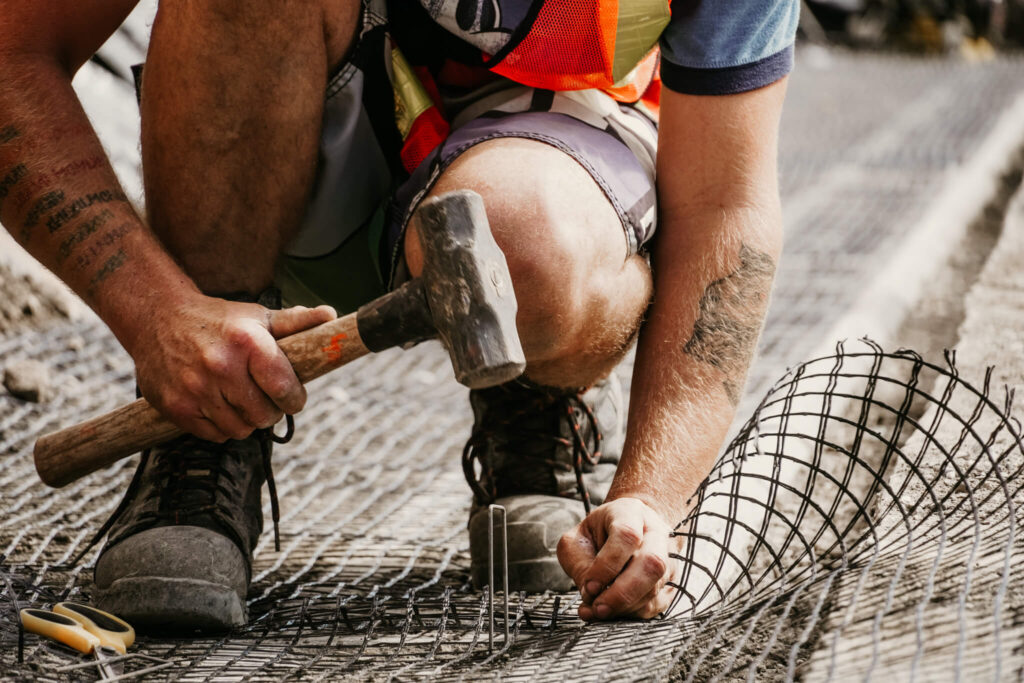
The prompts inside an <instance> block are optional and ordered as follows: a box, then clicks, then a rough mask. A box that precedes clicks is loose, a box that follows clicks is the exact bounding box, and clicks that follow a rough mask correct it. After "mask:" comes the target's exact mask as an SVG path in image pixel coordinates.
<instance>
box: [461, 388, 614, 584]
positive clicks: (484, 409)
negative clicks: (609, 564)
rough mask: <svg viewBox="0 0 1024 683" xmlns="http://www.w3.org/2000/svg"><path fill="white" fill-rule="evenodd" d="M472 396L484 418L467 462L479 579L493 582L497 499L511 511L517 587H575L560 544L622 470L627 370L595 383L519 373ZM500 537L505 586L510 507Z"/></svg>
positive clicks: (474, 569) (511, 560) (512, 574)
mask: <svg viewBox="0 0 1024 683" xmlns="http://www.w3.org/2000/svg"><path fill="white" fill-rule="evenodd" d="M469 399H470V404H471V405H472V407H473V415H474V418H475V420H474V425H473V434H472V436H471V437H470V439H469V442H468V443H467V444H466V448H465V450H464V451H463V455H462V465H463V469H464V471H465V474H466V479H467V481H468V482H469V485H470V488H472V489H473V493H474V496H473V508H472V510H471V511H470V518H469V550H470V559H471V574H472V579H473V583H474V584H475V585H476V586H478V587H482V586H483V585H485V584H487V583H488V558H489V542H488V506H489V505H491V504H497V505H503V506H504V507H505V510H506V515H507V525H508V555H509V557H508V573H509V576H508V578H509V589H510V590H525V591H530V592H543V591H546V590H554V591H568V590H570V589H572V585H573V583H572V579H571V578H569V576H568V575H566V573H565V571H564V570H563V569H562V568H561V565H559V563H558V558H557V556H556V554H555V551H556V549H557V547H558V540H559V539H560V538H561V537H562V534H564V533H565V532H567V531H569V530H571V529H572V528H573V527H575V526H576V525H577V524H579V523H580V522H581V521H582V520H583V518H584V517H585V516H586V515H587V514H589V512H590V508H591V506H592V505H593V506H597V505H600V504H601V503H603V502H604V498H605V495H606V494H607V493H608V487H609V486H610V485H611V481H612V477H613V476H614V475H615V469H616V467H617V465H618V461H619V456H620V454H621V453H622V443H623V441H624V439H625V413H624V406H623V400H622V392H621V389H620V388H619V382H618V379H617V378H615V377H614V376H612V377H609V378H608V379H605V380H602V381H601V382H599V383H597V384H596V385H594V386H593V387H592V388H590V389H589V390H572V389H557V388H552V387H542V386H539V385H536V384H533V383H531V382H528V381H526V380H515V381H512V382H508V383H506V384H503V385H501V386H498V387H493V388H490V389H478V390H474V391H471V392H470V394H469ZM602 430H603V431H602ZM477 463H479V468H478V467H477ZM478 469H479V471H478ZM494 538H495V564H496V567H495V581H496V583H497V585H501V571H500V567H501V566H502V562H501V560H502V558H501V544H500V538H501V536H500V514H497V515H495V537H494Z"/></svg>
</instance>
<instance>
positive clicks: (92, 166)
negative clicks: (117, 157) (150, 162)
mask: <svg viewBox="0 0 1024 683" xmlns="http://www.w3.org/2000/svg"><path fill="white" fill-rule="evenodd" d="M0 70H2V71H3V73H4V77H3V79H0V222H2V223H3V225H4V226H6V227H7V229H8V230H9V231H10V233H11V234H12V235H13V236H14V237H15V239H16V240H17V241H18V242H19V243H20V244H22V245H23V246H24V247H25V248H26V249H27V250H28V251H29V252H30V253H32V254H33V255H34V256H35V257H36V258H37V259H39V260H40V261H41V262H42V263H43V264H44V265H46V266H47V267H48V268H50V270H52V271H53V272H54V273H56V274H57V275H58V276H59V277H60V278H61V279H62V280H64V282H66V283H67V284H68V285H69V286H70V287H71V288H72V289H73V290H74V291H75V292H77V293H78V294H79V295H80V296H81V297H82V298H83V299H84V300H85V301H86V302H87V303H88V304H89V305H90V306H92V307H93V309H95V310H96V311H97V313H99V315H100V316H101V317H102V318H103V319H104V320H105V321H106V322H107V323H108V324H109V325H110V326H111V328H112V329H113V331H114V333H115V334H116V335H117V336H118V337H119V338H120V339H121V341H122V343H125V342H126V340H127V339H128V338H131V337H134V336H136V334H137V325H138V323H139V322H140V321H139V318H140V316H137V315H134V314H133V313H132V312H133V311H139V310H150V307H151V306H153V305H154V304H155V303H156V302H157V300H158V299H159V300H160V301H161V303H162V304H163V305H167V304H169V303H171V301H170V300H172V299H173V298H174V297H175V296H176V295H178V294H181V295H187V294H188V293H190V292H195V291H196V290H195V287H194V285H192V283H191V281H190V280H189V279H188V278H187V277H185V275H184V274H183V273H182V272H181V270H180V269H179V268H178V267H177V265H176V264H175V263H174V261H173V260H172V259H171V258H170V257H169V256H168V255H167V254H166V253H165V252H164V251H163V249H162V248H161V246H160V244H159V243H158V242H157V241H156V240H155V239H154V238H153V236H152V235H151V234H150V233H149V231H148V230H147V228H146V227H145V225H144V224H143V222H142V221H141V220H140V218H139V216H138V215H137V213H136V212H135V209H134V208H133V207H132V205H131V203H130V202H129V201H128V198H127V197H126V196H125V194H124V192H123V191H122V189H121V187H120V185H119V184H118V182H117V178H116V176H115V175H114V172H113V170H112V168H111V167H110V163H109V161H108V160H107V157H106V155H105V154H104V151H103V148H102V146H101V145H100V142H99V140H98V139H97V137H96V134H95V132H94V131H93V129H92V127H91V126H90V124H89V121H88V119H87V117H86V115H85V112H84V111H83V110H82V108H81V105H80V103H79V102H78V99H77V97H76V95H75V93H74V90H73V89H72V87H71V77H70V74H69V73H67V71H66V70H64V68H63V67H62V66H61V65H60V64H58V63H57V62H55V61H52V60H49V59H47V58H45V57H41V56H38V55H31V54H28V55H25V56H24V57H20V58H19V57H16V56H11V55H7V56H4V57H3V64H2V66H0Z"/></svg>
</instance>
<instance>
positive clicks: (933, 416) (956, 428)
mask: <svg viewBox="0 0 1024 683" xmlns="http://www.w3.org/2000/svg"><path fill="white" fill-rule="evenodd" d="M420 360H421V361H422V360H423V359H420ZM990 385H991V371H990V372H989V373H988V374H986V376H985V378H984V380H983V382H982V385H981V386H980V387H975V386H973V385H972V384H970V383H969V382H966V381H964V380H963V379H962V378H961V377H960V376H959V374H958V372H957V369H956V364H955V359H954V357H953V354H952V353H949V354H947V356H946V359H945V363H944V364H934V363H931V362H928V361H925V360H924V359H923V358H921V357H920V356H918V355H917V354H915V353H913V352H911V351H906V350H902V351H897V352H895V353H885V352H883V351H882V349H880V348H878V347H877V346H875V345H873V344H870V343H866V345H864V346H860V345H858V346H857V348H856V349H855V350H847V349H846V348H844V346H843V345H840V346H839V347H838V348H837V350H836V353H835V354H834V355H832V356H829V357H826V358H820V359H817V360H813V361H810V362H808V363H804V364H802V365H800V366H798V367H796V368H795V369H793V370H792V371H790V372H788V373H787V374H786V375H785V376H784V377H783V378H781V379H780V380H779V381H777V382H776V383H775V385H774V386H773V387H772V388H771V390H770V391H769V392H768V393H767V394H766V395H765V397H764V398H763V399H762V400H761V401H760V403H759V405H758V407H757V409H756V410H755V411H754V413H753V414H752V415H751V417H750V418H749V419H748V420H747V422H746V423H745V424H744V426H743V428H742V429H741V430H740V431H739V433H738V434H737V436H736V437H735V439H734V440H733V441H732V442H731V444H730V445H729V447H728V448H727V449H726V451H725V452H724V454H723V455H722V457H721V458H720V459H719V461H718V463H717V464H716V466H715V468H714V470H713V471H712V473H711V475H710V476H709V477H708V478H707V480H706V481H705V482H704V483H703V484H702V486H701V487H700V489H699V490H698V492H697V493H696V494H695V496H694V498H693V500H692V504H693V507H692V510H691V512H690V514H689V515H688V516H687V518H686V519H685V520H683V521H682V522H681V523H680V525H679V526H678V527H677V529H676V531H675V533H676V534H678V535H681V536H683V537H684V538H685V541H686V543H685V546H684V550H683V551H682V553H681V555H679V556H678V559H680V560H681V563H680V566H681V575H680V577H679V579H678V583H677V586H678V587H679V592H678V594H677V596H678V597H677V600H676V603H675V605H674V608H673V610H672V611H671V614H670V615H669V616H668V617H667V618H665V619H664V620H655V621H652V622H646V623H643V622H621V623H617V624H610V625H590V626H587V625H584V624H583V623H582V622H580V621H579V620H578V619H577V618H576V617H575V607H576V600H577V598H576V597H575V596H572V595H552V594H544V595H525V594H518V595H513V596H511V598H512V599H511V601H510V608H509V609H510V618H511V624H512V626H511V638H510V640H509V642H508V643H504V641H498V642H500V644H501V645H502V647H500V648H498V647H496V648H495V650H494V651H493V653H488V648H487V641H488V624H489V618H488V612H487V603H488V596H487V594H486V593H481V592H477V591H473V590H472V589H471V588H470V586H469V583H468V572H467V571H466V569H467V562H466V559H467V558H466V554H465V549H464V548H461V547H458V544H457V543H453V538H447V539H445V538H440V539H436V538H435V539H431V540H432V542H431V543H424V542H422V541H420V542H419V543H409V542H405V541H401V540H399V539H396V538H388V537H386V536H382V535H380V534H377V535H375V537H374V538H372V539H366V538H365V534H364V533H360V532H359V529H360V527H362V528H365V525H356V526H349V525H342V526H343V527H344V528H341V529H336V530H332V531H331V532H329V533H324V534H323V537H322V540H321V542H319V543H314V544H312V546H313V547H314V548H315V549H314V550H313V551H312V552H310V551H309V550H306V551H305V552H292V553H290V554H289V553H287V552H286V553H283V554H282V555H283V557H279V558H277V559H276V561H275V562H274V563H273V564H270V565H269V566H268V565H267V563H266V562H265V561H264V562H258V564H257V570H258V571H257V575H256V576H255V577H254V586H253V592H252V595H251V597H250V606H249V607H250V621H249V623H248V624H247V625H246V626H245V627H244V628H241V629H238V630H236V631H234V632H232V633H229V634H226V635H224V636H222V637H220V638H208V637H207V638H196V639H160V638H142V639H140V646H139V647H140V649H141V651H144V652H145V653H146V654H149V655H155V656H158V657H163V658H166V659H169V660H171V661H174V662H175V663H176V666H175V667H174V668H171V669H168V670H165V671H157V672H153V673H152V674H151V677H153V678H161V677H166V678H177V679H181V680H213V679H221V678H223V677H229V678H232V679H239V680H281V679H287V678H295V679H303V680H307V679H331V680H334V679H344V678H346V677H350V678H358V679H362V680H365V679H368V678H369V679H395V680H404V679H411V678H422V677H431V678H439V679H449V678H450V679H459V678H466V677H469V678H477V677H481V676H492V675H493V676H501V677H503V678H511V679H520V678H524V679H525V678H538V679H545V680H553V679H557V678H566V677H569V678H572V679H573V680H577V679H586V680H602V679H616V680H617V679H620V678H627V679H629V678H644V679H648V678H654V679H658V678H666V677H672V678H679V679H683V680H719V679H723V678H725V679H747V680H755V679H756V680H760V679H764V678H768V679H783V678H784V679H794V678H800V677H810V678H815V679H817V678H835V679H840V680H842V679H847V678H854V677H856V678H867V679H871V678H876V679H881V678H883V677H884V676H890V675H894V674H895V675H898V676H899V677H900V678H901V679H902V678H906V677H908V676H909V677H911V678H913V677H922V678H926V679H930V678H936V677H937V678H948V677H950V676H953V677H956V678H966V679H974V678H976V677H978V676H984V677H987V678H994V679H1000V678H1004V677H1009V676H1011V675H1017V676H1019V675H1020V674H1021V673H1022V672H1024V668H1022V664H1024V652H1022V649H1021V647H1020V645H1019V643H1020V642H1022V638H1024V620H1022V619H1021V615H1022V614H1024V612H1022V608H1024V603H1022V602H1021V601H1020V600H1019V599H1018V600H1017V601H1016V602H1015V601H1014V599H1013V598H1014V596H1015V595H1018V594H1019V592H1020V588H1021V585H1022V584H1021V573H1022V570H1020V569H1018V568H1017V567H1016V566H1015V562H1014V559H1015V558H1016V556H1017V555H1019V553H1020V552H1021V543H1020V541H1019V540H1018V536H1019V534H1018V532H1017V529H1016V514H1017V505H1018V503H1019V502H1020V500H1021V498H1022V492H1021V490H1022V484H1021V483H1020V476H1019V475H1020V470H1021V468H1022V467H1024V441H1022V438H1021V429H1020V424H1019V423H1018V422H1017V421H1016V420H1015V419H1014V418H1012V417H1011V415H1010V410H1011V407H1012V398H1013V395H1012V392H1010V391H1009V390H1007V391H1006V392H1004V393H1003V394H999V393H998V392H996V391H995V390H994V389H993V387H992V386H990ZM116 478H117V477H115V479H116ZM6 490H7V491H9V493H8V495H7V496H6V498H5V506H6V508H7V509H6V510H5V514H4V516H3V517H4V520H5V522H7V524H5V527H6V528H5V530H4V534H3V536H2V537H0V540H3V541H7V548H8V550H10V549H11V548H12V547H16V546H19V545H23V544H20V543H19V539H18V538H17V534H15V537H16V538H15V539H13V540H9V539H10V537H11V531H12V529H11V528H10V526H11V525H10V520H11V519H16V518H17V516H18V513H19V501H20V500H21V499H20V497H19V494H18V491H16V490H14V489H13V488H11V487H8V488H7V489H6ZM83 493H85V490H83ZM373 502H374V504H383V503H384V500H383V499H382V497H381V496H379V495H378V496H377V497H376V498H375V499H374V500H373ZM399 505H401V503H400V502H399ZM371 507H372V506H371ZM388 510H389V512H388V514H390V511H393V510H394V506H390V507H388ZM69 512H71V510H67V509H64V510H52V513H51V514H50V515H49V516H47V515H46V514H45V513H44V511H41V510H39V509H38V508H36V509H35V510H33V511H32V517H33V518H34V519H35V520H37V523H36V524H35V525H31V526H33V527H34V529H35V530H34V531H32V533H45V534H48V537H47V538H46V539H43V540H44V541H53V542H52V543H46V542H44V543H41V544H36V543H33V544H32V545H33V546H36V549H35V552H34V554H33V555H32V556H29V557H24V555H23V554H21V553H16V554H18V555H19V559H18V560H15V559H14V558H12V557H6V556H5V560H4V561H3V562H2V563H0V577H2V581H0V591H2V594H3V598H2V602H0V645H2V647H0V665H2V666H3V667H4V670H6V671H8V672H10V673H16V674H18V675H22V676H34V675H41V674H43V673H46V674H47V675H54V670H55V669H56V668H57V666H58V665H59V664H60V663H63V664H66V663H67V660H68V658H69V657H70V656H71V655H70V654H69V653H68V652H64V651H63V648H61V647H60V646H57V645H54V644H52V643H46V642H44V641H41V640H39V639H37V638H36V637H35V636H31V635H29V636H28V637H27V638H25V650H24V659H23V662H22V663H20V664H19V663H17V658H16V651H17V650H18V647H17V643H18V638H19V630H18V628H17V620H16V616H15V615H16V608H19V607H25V606H28V605H35V606H39V605H47V604H52V603H54V602H57V601H59V600H63V599H68V598H69V597H76V596H81V595H86V596H87V594H88V591H89V587H90V582H89V576H88V572H87V571H82V568H81V567H77V568H68V567H65V566H63V565H61V562H63V561H66V558H67V557H68V555H69V554H70V551H71V549H73V548H74V547H75V546H76V545H77V544H78V543H81V542H83V540H84V539H83V537H84V536H85V534H84V533H80V532H79V530H80V529H82V530H84V531H88V529H89V528H90V524H85V525H82V524H80V523H76V521H75V517H74V515H70V516H69V515H68V513H69ZM61 515H65V516H63V517H61ZM43 521H46V522H48V523H47V524H45V525H43V524H40V523H38V522H43ZM304 533H309V534H314V535H315V534H316V531H315V530H309V531H307V532H304ZM456 533H459V534H461V530H459V531H458V532H456ZM58 536H63V537H74V538H75V542H72V543H67V541H68V540H69V539H67V538H64V547H63V548H62V554H61V555H60V556H57V557H55V556H53V554H52V551H53V550H54V549H56V547H58V546H59V543H58V542H57V541H58ZM453 536H454V534H453ZM305 540H306V543H305V547H306V548H309V547H310V545H311V544H310V543H308V541H309V539H308V538H307V539H305ZM291 542H292V543H293V544H294V543H295V539H291ZM288 543H289V539H287V538H286V539H285V544H286V545H287V544H288ZM263 557H264V559H266V558H265V556H263ZM284 558H288V560H287V561H283V560H284ZM498 617H499V618H502V617H503V614H502V613H501V609H500V608H499V614H498ZM137 666H138V667H140V668H141V667H142V666H143V663H139V664H138V665H137ZM129 670H130V669H129ZM66 675H67V676H71V675H72V674H66ZM79 675H81V674H80V673H79Z"/></svg>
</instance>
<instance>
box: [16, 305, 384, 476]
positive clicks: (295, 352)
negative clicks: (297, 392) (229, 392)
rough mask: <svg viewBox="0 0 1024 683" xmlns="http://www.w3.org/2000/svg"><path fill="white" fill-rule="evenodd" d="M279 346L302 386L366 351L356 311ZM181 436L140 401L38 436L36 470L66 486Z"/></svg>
mask: <svg viewBox="0 0 1024 683" xmlns="http://www.w3.org/2000/svg"><path fill="white" fill-rule="evenodd" d="M278 345H279V346H280V347H281V350H282V351H284V355H285V356H287V357H288V360H289V361H290V362H291V364H292V367H293V368H294V369H295V374H296V375H297V376H298V378H299V381H300V382H302V383H303V384H305V383H306V382H308V381H310V380H312V379H316V378H317V377H319V376H320V375H323V374H324V373H326V372H328V371H330V370H333V369H335V368H337V367H340V366H342V365H345V364H346V363H348V362H350V361H353V360H355V359H357V358H360V357H362V356H365V355H366V354H367V353H368V352H369V351H368V350H367V348H366V345H365V344H363V341H362V339H361V338H360V336H359V330H358V328H357V326H356V314H355V313H352V314H350V315H347V316H345V317H343V318H338V319H337V320H332V321H330V322H327V323H324V324H322V325H318V326H317V327H314V328H312V329H309V330H305V331H304V332H299V333H298V334H293V335H291V336H290V337H285V338H284V339H281V340H279V341H278ZM182 433H183V432H182V431H181V430H180V429H178V427H176V426H175V425H174V424H173V423H172V422H171V421H170V420H168V419H167V418H165V417H163V416H162V415H161V414H160V413H158V412H157V410H156V408H154V407H153V406H151V405H149V403H148V402H146V399H144V398H140V399H138V400H137V401H135V402H134V403H129V404H128V405H124V406H121V407H120V408H118V409H116V410H114V411H112V412H109V413H107V414H106V415H100V416H99V417H94V418H93V419H91V420H88V421H86V422H82V423H81V424H77V425H74V426H73V427H68V428H66V429H62V430H60V431H58V432H53V433H52V434H47V435H45V436H43V437H41V438H40V439H39V440H38V441H36V447H35V462H36V471H37V472H38V473H39V477H40V478H41V479H42V480H43V481H44V482H45V483H46V484H49V485H50V486H54V487H60V486H65V485H67V484H70V483H71V482H73V481H75V480H76V479H78V478H80V477H84V476H85V475H87V474H90V473H91V472H95V471H96V470H98V469H100V468H103V467H107V466H108V465H112V464H114V463H115V462H117V461H118V460H120V459H122V458H127V457H128V456H129V455H132V454H133V453H137V452H138V451H140V450H143V449H145V448H150V447H152V446H155V445H157V444H160V443H163V442H164V441H167V440H169V439H173V438H174V437H176V436H180V435H181V434H182Z"/></svg>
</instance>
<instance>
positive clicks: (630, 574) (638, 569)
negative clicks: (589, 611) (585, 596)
mask: <svg viewBox="0 0 1024 683" xmlns="http://www.w3.org/2000/svg"><path fill="white" fill-rule="evenodd" d="M667 579H668V539H667V538H666V537H663V536H662V535H661V534H658V533H652V534H648V535H647V536H645V537H644V543H643V545H642V547H641V548H640V549H639V550H637V551H636V552H635V553H634V554H633V557H632V559H631V561H630V563H629V565H628V566H627V567H626V569H625V570H624V571H623V572H622V573H621V574H619V576H618V577H616V579H615V583H613V584H612V585H610V586H609V587H608V588H607V589H605V591H604V592H603V593H601V595H599V596H598V597H597V598H596V599H595V600H594V605H593V606H594V614H595V615H597V617H598V618H599V619H608V618H611V617H615V616H620V615H623V614H630V613H633V612H634V611H636V610H637V609H638V608H639V607H641V606H642V605H643V604H644V603H645V602H647V601H649V600H650V599H651V598H652V597H653V595H652V594H656V593H657V592H658V591H660V590H661V587H662V586H663V585H664V584H665V581H666V580H667Z"/></svg>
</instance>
